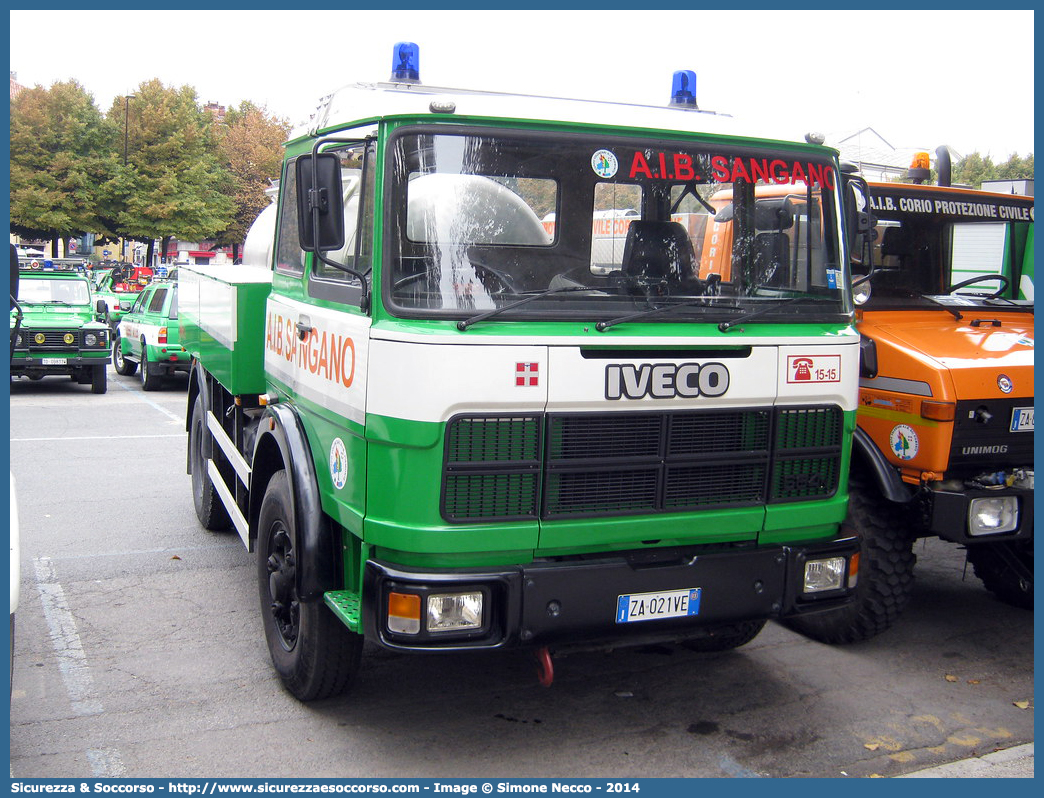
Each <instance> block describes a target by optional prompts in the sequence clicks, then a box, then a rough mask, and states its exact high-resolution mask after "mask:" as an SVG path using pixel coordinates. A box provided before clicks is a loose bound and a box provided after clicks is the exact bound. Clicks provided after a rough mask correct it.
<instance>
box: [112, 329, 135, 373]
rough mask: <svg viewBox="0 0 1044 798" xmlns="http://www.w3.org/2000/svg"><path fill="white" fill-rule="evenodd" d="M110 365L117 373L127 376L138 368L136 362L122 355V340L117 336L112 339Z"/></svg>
mask: <svg viewBox="0 0 1044 798" xmlns="http://www.w3.org/2000/svg"><path fill="white" fill-rule="evenodd" d="M112 367H113V368H114V369H116V373H117V374H120V375H122V376H124V377H129V376H131V375H132V374H133V373H134V372H135V371H137V370H138V364H137V363H135V362H134V361H133V360H127V358H125V357H124V356H123V340H122V339H121V338H119V337H116V338H114V339H113V341H112Z"/></svg>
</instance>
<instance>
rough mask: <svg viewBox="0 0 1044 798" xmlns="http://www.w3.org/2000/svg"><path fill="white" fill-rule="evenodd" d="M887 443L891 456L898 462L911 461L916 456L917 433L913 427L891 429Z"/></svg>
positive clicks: (905, 426) (903, 426)
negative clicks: (890, 448) (897, 459)
mask: <svg viewBox="0 0 1044 798" xmlns="http://www.w3.org/2000/svg"><path fill="white" fill-rule="evenodd" d="M888 443H889V445H890V446H891V447H892V454H894V455H895V456H896V457H898V458H899V459H900V460H913V458H914V457H916V456H917V445H918V443H917V433H916V432H914V430H913V427H910V426H908V425H906V424H899V425H898V426H896V427H893V428H892V434H891V435H889V436H888Z"/></svg>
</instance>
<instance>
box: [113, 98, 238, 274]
mask: <svg viewBox="0 0 1044 798" xmlns="http://www.w3.org/2000/svg"><path fill="white" fill-rule="evenodd" d="M125 102H127V101H126V100H125V99H124V98H123V97H117V98H116V99H115V100H113V103H112V107H111V108H110V109H109V114H108V118H109V120H110V122H111V123H112V124H114V125H116V126H118V128H119V130H120V133H121V134H125V135H126V141H127V164H126V165H125V166H121V167H120V168H119V170H118V177H117V179H115V180H114V181H112V183H111V184H110V185H111V187H112V197H113V201H114V202H115V203H116V204H117V205H118V207H119V208H120V210H119V212H118V213H117V216H116V225H117V228H118V232H119V233H120V234H121V235H124V236H126V237H129V238H133V239H135V240H138V241H143V242H147V243H148V246H149V252H148V256H147V258H148V259H147V260H146V262H147V263H151V262H152V255H153V253H152V250H153V246H154V242H155V240H156V239H161V240H162V241H163V250H164V251H166V245H167V241H169V240H170V238H172V237H177V238H182V239H188V240H192V241H199V240H202V239H204V238H208V237H211V236H214V235H216V234H217V233H220V232H221V231H222V230H224V229H225V228H227V227H228V225H229V223H230V222H231V221H232V217H233V203H232V200H231V199H229V196H228V194H229V193H230V182H231V181H230V179H229V175H228V173H227V172H226V171H225V170H224V169H222V168H221V166H220V165H219V163H218V159H217V157H216V156H215V154H214V143H213V138H212V121H211V116H210V114H209V113H207V112H206V111H203V110H202V109H201V108H200V107H199V105H198V103H197V101H196V92H195V90H194V89H192V88H191V87H189V86H182V87H181V88H180V89H174V88H172V87H166V86H164V85H163V84H162V83H161V82H160V81H159V80H157V79H152V80H149V81H145V82H143V83H142V84H141V85H140V86H138V88H137V89H136V91H135V93H134V99H132V100H130V101H129V106H125V105H124V103H125ZM125 119H127V120H128V121H127V129H126V131H124V127H123V126H124V120H125ZM123 140H124V138H123V135H121V137H120V141H121V143H122V141H123Z"/></svg>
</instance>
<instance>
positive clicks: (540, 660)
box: [536, 646, 555, 687]
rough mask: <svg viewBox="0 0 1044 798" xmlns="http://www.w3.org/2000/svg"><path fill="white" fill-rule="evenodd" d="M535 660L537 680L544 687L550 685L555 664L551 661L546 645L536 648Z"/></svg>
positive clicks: (553, 675) (553, 677)
mask: <svg viewBox="0 0 1044 798" xmlns="http://www.w3.org/2000/svg"><path fill="white" fill-rule="evenodd" d="M536 660H537V681H538V682H540V684H542V685H543V686H544V687H550V686H551V682H553V681H554V680H555V666H554V665H553V664H552V663H551V652H550V651H548V650H547V646H542V647H540V648H539V649H537V652H536Z"/></svg>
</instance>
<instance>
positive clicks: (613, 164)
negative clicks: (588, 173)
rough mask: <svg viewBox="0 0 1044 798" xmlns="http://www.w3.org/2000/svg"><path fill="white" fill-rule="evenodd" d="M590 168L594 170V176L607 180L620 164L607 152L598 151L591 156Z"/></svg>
mask: <svg viewBox="0 0 1044 798" xmlns="http://www.w3.org/2000/svg"><path fill="white" fill-rule="evenodd" d="M591 168H592V169H594V173H595V174H596V175H598V176H599V177H604V178H605V179H607V180H608V179H609V178H610V177H612V176H613V175H615V174H616V170H617V169H619V168H620V162H619V161H617V160H616V156H615V155H613V154H612V153H611V152H609V150H599V151H598V152H596V153H595V154H594V155H592V156H591Z"/></svg>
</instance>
